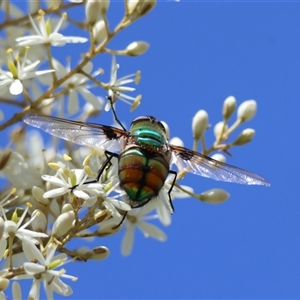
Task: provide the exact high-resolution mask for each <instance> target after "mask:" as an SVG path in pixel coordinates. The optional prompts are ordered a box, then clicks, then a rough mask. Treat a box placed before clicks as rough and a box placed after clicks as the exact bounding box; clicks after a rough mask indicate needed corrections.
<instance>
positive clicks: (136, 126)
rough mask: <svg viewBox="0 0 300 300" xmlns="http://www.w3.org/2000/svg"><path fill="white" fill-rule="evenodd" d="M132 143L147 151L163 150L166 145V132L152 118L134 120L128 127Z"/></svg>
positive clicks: (160, 124) (161, 125) (159, 123)
mask: <svg viewBox="0 0 300 300" xmlns="http://www.w3.org/2000/svg"><path fill="white" fill-rule="evenodd" d="M130 135H131V137H132V141H133V142H134V143H135V144H137V145H139V146H141V147H143V148H145V149H148V150H150V151H151V150H152V151H156V150H163V148H166V144H167V134H166V130H165V128H164V126H163V124H162V123H161V122H159V121H158V120H157V119H155V118H154V117H139V118H136V119H135V120H134V121H133V122H132V123H131V126H130Z"/></svg>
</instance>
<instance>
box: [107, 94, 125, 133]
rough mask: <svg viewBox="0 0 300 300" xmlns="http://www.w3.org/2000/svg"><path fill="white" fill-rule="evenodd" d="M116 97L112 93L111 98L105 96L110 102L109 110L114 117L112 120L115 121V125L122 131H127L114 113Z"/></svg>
mask: <svg viewBox="0 0 300 300" xmlns="http://www.w3.org/2000/svg"><path fill="white" fill-rule="evenodd" d="M117 98H118V97H117V95H116V94H115V93H114V94H113V96H107V100H108V101H109V102H110V106H111V110H112V112H113V115H114V118H115V120H116V121H117V123H118V124H119V125H120V126H121V127H122V129H123V130H124V131H127V130H126V128H125V127H124V126H123V124H122V123H121V121H120V120H119V118H118V117H117V113H116V111H115V108H114V103H115V102H116V100H117Z"/></svg>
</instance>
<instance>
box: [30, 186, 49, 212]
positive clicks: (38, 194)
mask: <svg viewBox="0 0 300 300" xmlns="http://www.w3.org/2000/svg"><path fill="white" fill-rule="evenodd" d="M31 192H32V196H33V198H34V199H35V200H36V201H37V202H38V203H39V204H41V205H42V206H45V207H46V206H48V205H49V199H48V198H44V196H43V195H44V194H45V191H44V190H43V189H41V188H40V187H38V186H33V187H32V189H31Z"/></svg>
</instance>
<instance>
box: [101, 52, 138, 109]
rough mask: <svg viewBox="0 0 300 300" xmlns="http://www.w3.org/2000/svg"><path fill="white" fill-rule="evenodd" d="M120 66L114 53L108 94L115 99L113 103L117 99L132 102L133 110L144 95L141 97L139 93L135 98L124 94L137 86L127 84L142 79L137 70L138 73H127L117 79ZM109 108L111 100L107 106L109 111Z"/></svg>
mask: <svg viewBox="0 0 300 300" xmlns="http://www.w3.org/2000/svg"><path fill="white" fill-rule="evenodd" d="M119 67H120V65H119V64H117V61H116V57H115V55H113V56H112V65H111V74H110V81H109V83H108V86H109V90H108V96H109V97H111V99H112V100H113V103H114V102H115V101H116V100H117V99H120V100H122V101H124V102H125V103H127V104H131V109H132V110H133V109H135V108H136V107H137V106H138V105H139V104H140V100H141V98H142V97H141V95H139V96H137V97H135V98H134V97H131V96H128V95H126V94H124V93H127V92H133V91H135V88H133V87H129V86H125V85H126V84H128V83H131V82H135V83H138V82H139V79H140V78H139V77H140V73H139V72H137V74H130V75H127V76H124V77H121V78H119V79H117V72H118V69H119ZM132 77H135V78H134V79H133V78H132ZM109 109H110V102H109V101H108V102H107V104H106V106H105V110H106V111H108V110H109Z"/></svg>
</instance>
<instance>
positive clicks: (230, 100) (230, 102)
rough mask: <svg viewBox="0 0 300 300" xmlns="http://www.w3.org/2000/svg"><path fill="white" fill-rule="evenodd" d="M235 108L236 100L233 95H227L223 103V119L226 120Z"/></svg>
mask: <svg viewBox="0 0 300 300" xmlns="http://www.w3.org/2000/svg"><path fill="white" fill-rule="evenodd" d="M235 108H236V100H235V98H234V97H233V96H229V97H227V98H226V99H225V100H224V103H223V112H222V114H223V117H224V119H225V120H228V119H229V118H230V116H231V115H232V114H233V112H234V111H235Z"/></svg>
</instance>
